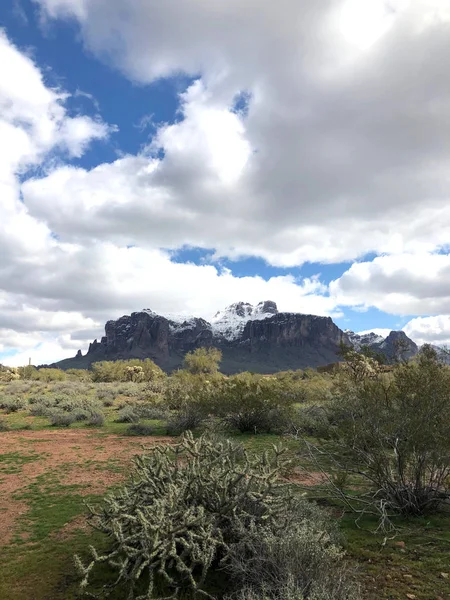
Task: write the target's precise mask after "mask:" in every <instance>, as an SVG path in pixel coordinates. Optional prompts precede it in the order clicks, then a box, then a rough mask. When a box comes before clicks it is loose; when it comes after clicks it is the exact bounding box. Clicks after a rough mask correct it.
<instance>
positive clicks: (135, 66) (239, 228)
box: [0, 0, 450, 366]
mask: <svg viewBox="0 0 450 600" xmlns="http://www.w3.org/2000/svg"><path fill="white" fill-rule="evenodd" d="M449 72H450V4H449V2H448V0H389V1H388V0H365V1H364V2H361V1H360V0H316V1H314V2H311V1H310V0H279V1H278V2H273V0H270V1H269V0H164V2H161V0H3V1H2V2H1V3H0V363H3V364H6V365H12V366H17V365H22V364H27V363H28V359H29V358H31V359H32V362H33V363H34V364H42V363H51V362H54V361H57V360H60V359H62V358H66V357H69V356H73V355H74V354H75V353H76V351H77V350H78V349H81V350H82V351H83V352H85V351H86V350H87V347H88V345H89V342H90V341H92V340H93V339H94V338H100V337H101V335H102V333H103V328H104V324H105V322H106V321H107V320H109V319H114V318H118V317H120V316H122V315H123V314H130V313H131V312H133V311H137V310H140V309H142V308H151V309H152V310H154V311H155V312H158V313H160V314H165V313H180V314H186V315H195V316H201V317H203V318H206V319H208V318H211V317H212V316H213V315H214V314H215V313H216V312H217V311H218V310H220V309H222V308H224V307H225V306H227V305H229V304H231V303H233V302H236V301H245V302H251V303H253V304H256V303H257V302H259V301H262V300H273V301H275V302H276V303H277V304H278V308H279V310H281V311H283V310H284V311H294V312H301V313H310V314H316V315H324V316H331V317H332V318H333V320H334V321H335V322H336V324H337V325H338V326H339V327H341V328H342V329H352V330H353V331H368V330H375V331H377V332H386V333H388V332H389V331H390V330H391V329H403V330H404V331H405V332H406V333H407V335H409V336H410V337H411V338H412V339H414V340H415V341H416V342H417V343H419V344H421V343H425V342H431V343H435V344H438V345H444V344H449V343H450V202H449V195H450V78H449V77H448V73H449Z"/></svg>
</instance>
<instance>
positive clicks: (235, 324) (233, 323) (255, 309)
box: [141, 300, 278, 341]
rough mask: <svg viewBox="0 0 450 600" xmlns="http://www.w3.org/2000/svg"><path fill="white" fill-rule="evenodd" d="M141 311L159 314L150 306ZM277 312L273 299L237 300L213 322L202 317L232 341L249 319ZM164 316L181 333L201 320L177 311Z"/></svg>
mask: <svg viewBox="0 0 450 600" xmlns="http://www.w3.org/2000/svg"><path fill="white" fill-rule="evenodd" d="M141 312H145V313H147V314H148V315H150V316H152V317H156V316H158V314H157V313H155V312H154V311H153V310H151V309H150V308H144V309H142V311H141ZM276 314H278V308H277V305H276V304H275V302H272V301H271V300H265V301H264V302H259V303H258V304H257V305H256V306H253V305H252V304H249V303H248V302H235V303H234V304H230V306H227V308H225V309H224V310H221V311H219V312H217V313H216V314H215V316H214V318H213V319H212V321H211V323H208V322H207V321H205V320H204V319H201V321H202V322H203V325H204V326H209V327H211V328H212V330H213V333H214V334H215V335H220V336H223V337H224V338H225V339H226V340H228V341H231V340H235V339H237V338H238V337H239V336H240V335H241V333H242V331H243V330H244V327H245V324H246V323H247V321H255V320H262V319H267V318H268V317H272V316H273V315H276ZM162 316H163V317H164V318H166V319H167V320H168V321H169V327H170V329H171V331H172V332H173V333H179V332H181V331H183V330H185V329H194V327H195V326H196V325H197V324H198V321H199V320H200V319H199V317H194V316H191V315H182V314H181V315H180V314H176V313H164V314H163V315H162Z"/></svg>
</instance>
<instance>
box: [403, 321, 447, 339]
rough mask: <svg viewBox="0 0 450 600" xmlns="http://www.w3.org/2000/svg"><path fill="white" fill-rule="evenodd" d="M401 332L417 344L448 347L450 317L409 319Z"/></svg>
mask: <svg viewBox="0 0 450 600" xmlns="http://www.w3.org/2000/svg"><path fill="white" fill-rule="evenodd" d="M403 331H404V332H405V333H406V335H407V336H409V337H410V338H412V339H413V340H415V342H416V343H417V344H434V345H436V346H450V315H438V316H435V317H417V318H416V319H411V321H409V323H407V324H406V325H405V327H404V328H403Z"/></svg>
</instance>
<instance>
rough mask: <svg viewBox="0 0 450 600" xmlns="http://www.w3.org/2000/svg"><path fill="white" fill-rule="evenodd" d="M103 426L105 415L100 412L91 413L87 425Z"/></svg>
mask: <svg viewBox="0 0 450 600" xmlns="http://www.w3.org/2000/svg"><path fill="white" fill-rule="evenodd" d="M104 424H105V415H104V414H103V413H101V412H97V411H93V412H91V414H90V415H89V417H88V425H93V426H95V427H103V425H104Z"/></svg>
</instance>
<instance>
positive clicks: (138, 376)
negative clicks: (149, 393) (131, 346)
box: [125, 365, 144, 381]
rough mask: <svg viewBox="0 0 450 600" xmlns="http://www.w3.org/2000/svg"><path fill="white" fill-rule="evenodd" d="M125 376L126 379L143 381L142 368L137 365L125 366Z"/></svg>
mask: <svg viewBox="0 0 450 600" xmlns="http://www.w3.org/2000/svg"><path fill="white" fill-rule="evenodd" d="M125 373H126V378H127V380H128V381H144V369H143V368H142V367H139V366H137V365H134V366H131V367H125Z"/></svg>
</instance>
